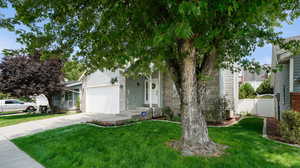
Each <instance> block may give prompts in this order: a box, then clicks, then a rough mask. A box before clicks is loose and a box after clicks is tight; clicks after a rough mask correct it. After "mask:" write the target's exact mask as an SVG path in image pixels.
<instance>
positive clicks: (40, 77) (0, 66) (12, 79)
mask: <svg viewBox="0 0 300 168" xmlns="http://www.w3.org/2000/svg"><path fill="white" fill-rule="evenodd" d="M40 57H41V55H40V54H38V53H35V54H31V55H28V54H22V53H17V52H12V53H11V55H6V56H5V57H4V58H3V59H2V61H1V62H0V72H1V73H0V92H2V93H7V94H10V95H11V96H15V97H30V96H34V95H40V94H44V95H46V96H47V98H48V100H49V103H50V105H52V104H51V99H52V96H53V95H55V94H57V93H59V92H60V91H61V90H62V89H63V85H62V83H61V82H62V77H63V76H62V75H63V73H62V66H63V64H62V61H61V60H59V59H55V58H51V59H49V60H45V61H43V60H41V59H40Z"/></svg>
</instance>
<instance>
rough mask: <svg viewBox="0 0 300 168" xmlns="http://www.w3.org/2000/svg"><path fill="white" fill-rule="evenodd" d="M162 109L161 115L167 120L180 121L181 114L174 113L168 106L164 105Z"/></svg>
mask: <svg viewBox="0 0 300 168" xmlns="http://www.w3.org/2000/svg"><path fill="white" fill-rule="evenodd" d="M161 111H162V115H163V116H164V117H166V119H167V120H169V121H178V122H179V121H181V116H180V114H179V115H175V114H174V112H173V111H172V110H171V108H170V107H164V108H162V109H161Z"/></svg>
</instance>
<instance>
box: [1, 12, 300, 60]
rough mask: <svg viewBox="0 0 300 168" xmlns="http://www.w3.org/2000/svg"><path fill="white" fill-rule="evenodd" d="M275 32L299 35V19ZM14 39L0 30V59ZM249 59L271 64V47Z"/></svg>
mask: <svg viewBox="0 0 300 168" xmlns="http://www.w3.org/2000/svg"><path fill="white" fill-rule="evenodd" d="M0 13H2V14H5V15H6V16H13V15H14V13H15V12H14V10H13V9H11V8H9V9H0ZM276 31H277V32H282V35H281V36H282V37H284V38H286V37H292V36H297V35H300V18H298V19H297V20H295V22H294V23H293V24H287V23H283V24H282V27H280V28H276ZM16 39H17V35H16V34H15V33H13V32H9V31H7V30H5V29H1V28H0V58H1V57H2V56H3V55H2V53H1V51H2V50H3V49H18V48H21V47H22V45H21V44H19V43H17V42H16ZM249 58H251V59H252V58H254V59H255V60H257V61H259V62H260V63H261V64H271V58H272V45H271V44H269V45H265V46H264V47H262V48H259V47H257V48H256V50H255V51H254V53H252V55H250V56H249Z"/></svg>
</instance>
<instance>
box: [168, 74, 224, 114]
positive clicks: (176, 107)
mask: <svg viewBox="0 0 300 168" xmlns="http://www.w3.org/2000/svg"><path fill="white" fill-rule="evenodd" d="M207 86H208V99H206V100H208V101H207V102H205V110H206V111H209V110H210V108H211V106H213V103H212V101H210V100H212V99H214V98H216V97H218V96H219V92H220V87H219V72H218V71H216V72H215V73H214V77H213V78H212V79H211V80H210V81H209V82H208V85H207ZM163 91H164V92H163V105H164V107H170V109H171V110H172V111H173V112H174V113H175V114H180V99H179V95H178V93H177V91H176V87H175V84H174V82H173V81H172V79H171V77H170V75H169V74H167V73H164V76H163Z"/></svg>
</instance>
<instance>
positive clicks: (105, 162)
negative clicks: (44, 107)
mask: <svg viewBox="0 0 300 168" xmlns="http://www.w3.org/2000/svg"><path fill="white" fill-rule="evenodd" d="M262 125H263V120H262V119H259V118H247V119H244V120H242V121H241V122H240V123H239V124H237V125H234V126H231V127H227V128H215V127H214V128H209V133H210V136H211V138H212V139H213V140H214V141H216V142H218V143H222V144H226V145H227V146H229V148H228V149H227V151H226V154H224V155H222V156H221V157H217V158H204V157H182V156H181V155H180V153H179V152H176V151H174V150H173V149H171V148H169V147H167V146H166V145H165V144H166V142H168V141H170V140H172V139H178V138H179V137H180V132H181V128H180V125H178V124H174V123H167V122H160V121H144V122H141V123H139V124H135V125H131V126H125V127H118V128H99V127H94V126H90V125H85V124H81V125H75V126H69V127H65V128H58V129H55V130H50V131H46V132H42V133H38V134H35V135H32V136H28V137H22V138H18V139H14V140H13V142H14V143H15V144H16V145H17V146H18V147H20V148H21V149H22V150H24V151H25V152H27V153H28V154H29V155H31V156H32V157H33V158H34V159H36V160H37V161H39V162H40V163H42V164H43V165H44V166H45V167H47V168H201V167H205V168H255V167H257V168H258V167H259V168H271V167H272V168H286V167H293V168H296V167H297V168H299V167H300V149H297V148H293V147H290V146H286V145H282V144H277V143H274V142H272V141H269V140H266V139H264V138H263V137H262V136H261V134H262Z"/></svg>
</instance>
